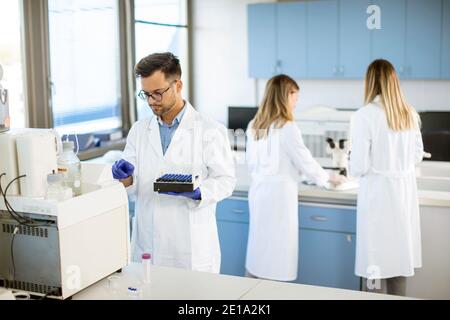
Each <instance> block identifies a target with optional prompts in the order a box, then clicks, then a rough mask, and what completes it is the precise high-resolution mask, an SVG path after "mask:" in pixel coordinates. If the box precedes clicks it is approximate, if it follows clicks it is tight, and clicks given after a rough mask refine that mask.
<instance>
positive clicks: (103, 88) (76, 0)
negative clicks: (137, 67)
mask: <svg viewBox="0 0 450 320" xmlns="http://www.w3.org/2000/svg"><path fill="white" fill-rule="evenodd" d="M6 1H9V0H6ZM48 7H49V33H50V34H49V36H50V38H49V39H50V77H51V82H52V110H53V123H54V127H55V128H56V129H57V130H58V131H62V132H66V133H67V132H77V133H84V132H92V131H99V130H107V129H114V128H119V127H121V126H122V121H121V101H120V60H119V56H120V50H119V27H118V3H117V1H116V0H49V2H48Z"/></svg>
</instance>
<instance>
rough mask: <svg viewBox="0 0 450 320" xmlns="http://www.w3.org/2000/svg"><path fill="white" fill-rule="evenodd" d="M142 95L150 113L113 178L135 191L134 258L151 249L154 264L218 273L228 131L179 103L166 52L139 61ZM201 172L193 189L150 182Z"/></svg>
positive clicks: (229, 172)
mask: <svg viewBox="0 0 450 320" xmlns="http://www.w3.org/2000/svg"><path fill="white" fill-rule="evenodd" d="M136 76H137V77H139V78H140V79H141V85H142V90H141V92H140V93H139V96H140V97H141V98H143V99H144V100H146V101H147V102H148V104H149V106H150V108H151V109H152V111H153V113H154V116H153V117H151V118H148V119H143V120H140V121H138V122H136V123H135V124H134V125H133V127H132V128H131V130H130V132H129V134H128V137H127V144H126V147H125V150H124V154H123V159H122V160H120V161H118V162H116V163H115V164H114V166H113V175H114V177H115V178H116V179H119V180H120V181H121V182H122V183H123V184H124V185H125V186H126V187H127V189H128V191H129V192H130V193H135V194H136V207H135V212H136V215H135V219H134V221H133V233H132V239H131V247H132V248H131V250H132V260H133V261H140V259H141V255H142V254H143V253H151V254H152V260H153V264H156V265H161V266H170V267H180V268H185V269H191V270H197V271H206V272H214V273H218V272H219V271H220V246H219V239H218V233H217V224H216V218H215V210H216V204H217V202H218V201H221V200H222V199H224V198H226V197H228V196H230V195H231V194H232V191H233V189H234V186H235V183H236V179H235V173H234V163H233V157H232V153H231V148H230V144H229V141H228V136H227V131H226V128H225V127H224V126H223V125H221V124H219V123H217V122H216V121H213V120H212V119H208V118H206V117H204V116H202V115H201V114H200V113H198V112H197V111H196V110H195V109H194V108H193V107H192V106H191V105H190V103H189V102H187V101H185V100H183V98H182V95H181V90H182V88H183V83H182V81H181V67H180V63H179V60H178V58H177V57H175V56H174V55H173V54H171V53H157V54H152V55H149V56H147V57H145V58H143V59H142V60H141V61H140V62H139V63H138V64H137V66H136ZM172 173H177V174H181V173H183V174H194V175H199V176H200V179H201V185H200V187H199V188H198V189H196V190H195V191H194V192H188V193H170V194H169V193H167V194H161V193H157V192H154V191H153V182H154V181H155V180H156V179H157V178H159V177H161V176H162V175H163V174H172Z"/></svg>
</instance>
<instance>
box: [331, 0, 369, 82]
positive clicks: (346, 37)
mask: <svg viewBox="0 0 450 320" xmlns="http://www.w3.org/2000/svg"><path fill="white" fill-rule="evenodd" d="M370 4H371V1H369V0H345V1H339V30H340V32H339V61H340V64H339V70H338V71H339V76H341V77H343V78H349V79H357V78H361V76H362V75H364V74H365V72H366V69H367V66H368V65H369V64H370V62H371V50H370V49H371V45H370V42H371V33H370V30H369V29H368V28H367V15H366V14H364V13H365V12H366V10H367V7H368V6H369V5H370Z"/></svg>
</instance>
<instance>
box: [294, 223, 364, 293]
mask: <svg viewBox="0 0 450 320" xmlns="http://www.w3.org/2000/svg"><path fill="white" fill-rule="evenodd" d="M354 262H355V236H354V235H353V234H344V233H337V232H329V231H318V230H308V229H300V252H299V265H298V266H299V269H298V270H299V271H298V272H299V274H298V279H297V282H298V283H302V284H308V285H316V286H326V287H334V288H342V289H352V290H359V288H360V279H359V277H357V276H355V274H354Z"/></svg>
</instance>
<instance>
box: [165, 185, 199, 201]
mask: <svg viewBox="0 0 450 320" xmlns="http://www.w3.org/2000/svg"><path fill="white" fill-rule="evenodd" d="M160 194H167V195H169V196H176V197H186V198H190V199H192V200H201V199H202V193H201V191H200V188H197V189H195V190H194V191H192V192H160Z"/></svg>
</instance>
